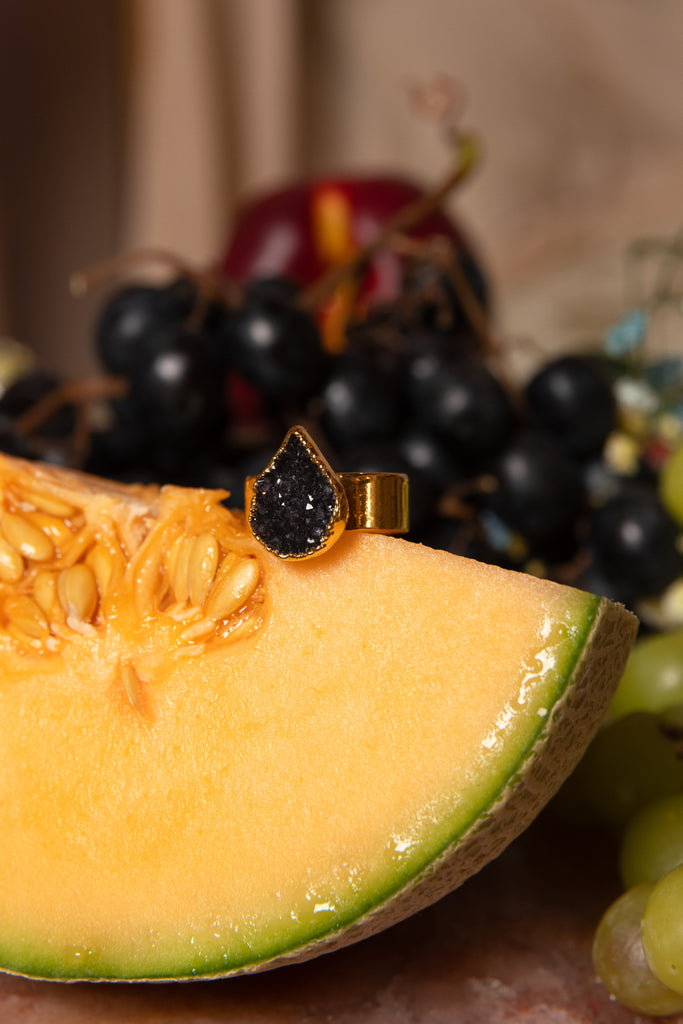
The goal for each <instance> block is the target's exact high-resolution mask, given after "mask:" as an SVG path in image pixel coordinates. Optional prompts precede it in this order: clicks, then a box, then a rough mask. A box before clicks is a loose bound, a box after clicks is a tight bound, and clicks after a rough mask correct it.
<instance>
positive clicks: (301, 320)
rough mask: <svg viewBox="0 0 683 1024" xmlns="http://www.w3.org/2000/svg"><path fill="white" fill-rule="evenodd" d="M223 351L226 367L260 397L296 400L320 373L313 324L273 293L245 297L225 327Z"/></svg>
mask: <svg viewBox="0 0 683 1024" xmlns="http://www.w3.org/2000/svg"><path fill="white" fill-rule="evenodd" d="M224 345H225V350H226V361H227V363H228V365H229V366H231V367H232V368H234V369H235V370H237V371H239V372H240V373H241V374H242V375H243V377H244V378H245V380H247V381H248V382H249V383H250V384H251V385H253V386H254V387H256V388H257V389H259V390H260V391H261V392H263V393H264V394H265V395H273V396H277V397H279V398H285V399H298V400H301V399H303V398H306V397H307V396H308V395H311V394H313V393H314V392H315V391H316V390H317V389H318V388H319V386H320V384H321V381H322V379H323V375H324V373H325V367H326V356H325V353H324V351H323V348H322V342H321V338H320V334H319V331H318V328H317V327H316V324H315V321H314V320H313V318H312V317H310V316H309V315H308V314H307V313H306V312H305V311H304V310H303V309H300V308H299V307H298V306H296V305H295V304H294V303H293V302H291V301H288V300H287V299H285V298H283V297H281V295H280V294H278V293H277V292H276V291H275V290H273V291H270V290H266V289H263V290H261V291H253V292H252V294H251V295H249V293H247V295H246V296H245V300H244V303H243V304H242V306H241V307H240V308H238V309H237V310H235V311H234V312H233V314H232V316H231V317H230V318H229V320H228V321H227V323H226V328H225V334H224Z"/></svg>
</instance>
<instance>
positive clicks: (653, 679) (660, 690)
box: [610, 629, 683, 718]
mask: <svg viewBox="0 0 683 1024" xmlns="http://www.w3.org/2000/svg"><path fill="white" fill-rule="evenodd" d="M672 704H683V629H677V630H675V631H673V632H671V633H662V634H661V635H659V636H648V637H644V638H643V639H641V640H639V641H638V642H637V644H636V645H635V647H634V648H633V650H632V651H631V654H630V656H629V659H628V662H627V663H626V669H625V671H624V674H623V676H622V677H621V681H620V683H619V686H618V687H617V692H616V693H615V695H614V698H613V700H612V704H611V707H610V712H611V715H612V717H613V718H621V717H622V716H623V715H628V714H630V713H631V712H632V711H661V710H663V709H664V708H667V707H670V706H671V705H672Z"/></svg>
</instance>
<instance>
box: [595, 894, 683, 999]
mask: <svg viewBox="0 0 683 1024" xmlns="http://www.w3.org/2000/svg"><path fill="white" fill-rule="evenodd" d="M651 891H652V886H651V885H648V884H642V885H638V886H636V887H634V888H632V889H630V890H628V891H627V892H625V893H624V894H623V895H622V896H620V897H619V899H618V900H615V902H614V903H612V905H611V906H610V907H609V908H608V909H607V910H606V912H605V914H604V915H603V917H602V919H601V921H600V924H599V925H598V928H597V931H596V933H595V939H594V942H593V963H594V964H595V970H596V973H597V974H598V977H599V978H600V980H601V981H602V983H603V985H604V986H605V988H606V989H607V990H608V992H609V993H610V994H611V995H613V996H615V997H616V998H617V999H618V1000H619V1002H620V1003H623V1005H624V1006H626V1007H628V1009H630V1010H633V1011H634V1012H635V1013H647V1014H653V1015H656V1016H662V1015H668V1014H671V1013H679V1012H680V1011H681V1010H683V998H682V997H681V996H680V995H679V994H678V993H676V992H673V991H672V990H671V989H670V988H668V987H667V986H665V985H663V984H662V982H661V981H659V979H658V978H657V977H656V975H654V974H653V972H652V971H651V969H650V967H649V965H648V962H647V959H646V957H645V953H644V950H643V943H642V940H641V935H640V930H641V929H640V921H641V917H642V914H643V911H644V910H645V907H646V905H647V900H648V898H649V896H650V893H651Z"/></svg>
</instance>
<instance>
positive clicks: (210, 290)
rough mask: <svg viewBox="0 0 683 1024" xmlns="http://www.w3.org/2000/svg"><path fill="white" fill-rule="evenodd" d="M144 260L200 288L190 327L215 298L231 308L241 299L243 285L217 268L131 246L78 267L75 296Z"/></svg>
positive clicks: (74, 277) (71, 285) (73, 282)
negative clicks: (88, 264) (200, 265)
mask: <svg viewBox="0 0 683 1024" xmlns="http://www.w3.org/2000/svg"><path fill="white" fill-rule="evenodd" d="M145 263H147V264H155V263H156V264H160V265H161V266H165V267H166V268H167V269H168V270H170V271H171V272H172V273H174V274H177V275H178V276H179V277H186V278H188V279H189V280H191V281H193V282H194V284H195V286H196V289H197V302H196V305H195V309H194V310H193V311H192V314H191V316H190V326H192V325H198V324H199V323H201V320H202V318H203V314H204V313H205V311H206V306H207V305H208V303H209V302H211V301H212V300H214V299H218V301H220V302H222V303H223V304H224V305H226V306H228V307H229V308H236V307H237V306H239V305H240V304H241V302H242V289H241V287H240V286H239V285H238V284H237V282H235V281H231V280H229V279H228V278H226V277H225V276H224V275H223V274H221V273H220V272H219V271H218V269H217V268H215V267H209V268H206V269H201V270H199V269H197V268H196V267H192V266H190V264H189V263H188V262H187V261H186V260H184V259H182V258H181V257H180V256H178V255H177V254H176V253H174V252H171V251H170V250H169V249H161V248H157V247H154V246H148V247H145V248H142V249H131V250H130V251H129V252H123V253H119V254H118V255H116V256H112V257H111V258H109V259H106V260H101V261H100V262H99V263H93V264H91V266H89V267H84V268H83V269H82V270H77V271H76V272H75V273H73V274H72V275H71V278H70V279H69V290H70V291H71V294H72V295H74V296H76V297H77V298H80V297H81V296H83V295H86V294H87V293H88V292H89V291H91V290H92V289H93V288H97V287H99V286H100V285H103V284H108V283H109V282H110V281H113V280H115V279H116V278H118V277H122V276H123V275H124V274H127V273H128V271H129V270H130V269H131V267H134V266H137V265H139V264H145Z"/></svg>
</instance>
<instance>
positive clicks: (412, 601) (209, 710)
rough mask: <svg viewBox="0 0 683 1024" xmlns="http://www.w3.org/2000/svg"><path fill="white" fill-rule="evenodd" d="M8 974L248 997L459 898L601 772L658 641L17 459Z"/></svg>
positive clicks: (10, 502)
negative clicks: (148, 982)
mask: <svg viewBox="0 0 683 1024" xmlns="http://www.w3.org/2000/svg"><path fill="white" fill-rule="evenodd" d="M0 491H1V495H2V499H1V500H2V509H1V511H0V836H1V837H2V840H1V843H2V845H1V856H0V966H1V967H2V968H3V969H5V970H7V971H12V972H17V973H22V974H26V975H29V976H34V977H41V978H65V979H76V978H95V979H97V978H99V979H158V978H188V977H197V976H219V975H220V976H222V975H226V974H229V973H231V972H235V973H237V972H241V971H247V970H248V971H251V970H260V969H263V968H267V967H271V966H274V965H279V964H281V963H286V962H292V961H296V960H299V959H306V958H308V957H311V956H314V955H316V954H318V953H320V952H324V951H326V950H330V949H333V948H334V947H336V946H341V945H344V944H346V943H348V942H352V941H355V940H357V939H360V938H362V937H363V936H365V935H368V934H370V933H372V932H374V931H377V930H379V929H381V928H383V927H386V926H387V925H389V924H391V923H393V922H395V921H397V920H399V919H400V918H402V917H404V916H406V915H408V914H410V913H411V912H413V911H415V910H418V909H419V908H420V907H422V906H424V905H425V904H427V903H429V902H431V901H433V900H435V899H436V898H438V897H439V896H440V895H441V894H443V893H445V892H446V891H448V890H450V889H452V888H454V887H455V886H457V885H458V884H459V883H460V882H462V881H463V880H464V879H465V878H467V877H468V876H469V875H470V874H472V873H473V872H474V871H476V870H478V869H479V868H480V867H481V866H482V865H483V864H484V863H485V862H486V861H488V860H490V859H491V858H492V857H494V856H495V855H496V854H497V853H498V852H499V851H500V850H501V849H502V848H503V847H504V846H505V845H506V844H507V843H509V842H510V840H511V839H512V838H513V837H514V836H515V835H517V834H518V833H519V832H520V831H521V830H522V829H523V828H524V827H525V826H526V824H527V823H528V822H529V821H530V820H531V818H532V817H533V816H534V815H535V814H536V813H537V811H538V810H539V809H540V808H541V806H542V805H543V803H544V802H545V801H546V800H547V799H548V798H549V796H550V795H551V794H552V793H553V791H554V790H555V789H556V788H557V786H558V785H559V784H560V782H561V781H562V779H563V778H564V776H565V775H566V774H567V773H568V772H569V771H570V769H571V768H572V767H573V765H574V764H575V763H576V761H577V760H578V758H579V757H580V755H581V753H582V751H583V750H584V748H585V746H586V744H587V742H588V740H589V738H590V736H591V734H592V733H593V732H594V730H595V728H596V727H597V724H598V722H599V721H600V719H601V716H602V715H603V712H604V710H605V708H606V707H607V705H608V702H609V700H610V697H611V694H612V692H613V689H614V687H615V685H616V682H617V680H618V678H619V675H620V673H621V670H622V666H623V663H624V660H625V657H626V653H627V650H628V647H629V645H630V642H631V640H632V639H633V635H634V631H635V620H634V619H633V617H632V616H631V615H630V614H629V613H628V612H626V611H625V610H624V609H623V608H621V607H620V606H617V605H613V604H610V603H609V602H607V601H605V600H603V599H599V598H597V597H594V596H591V595H589V594H586V593H582V592H579V591H577V590H572V589H569V588H565V587H561V586H558V585H556V584H553V583H549V582H544V581H541V580H538V579H534V578H531V577H530V576H525V575H521V574H514V573H509V572H505V571H503V570H500V569H497V568H493V567H490V566H485V565H481V564H478V563H476V562H473V561H470V560H467V559H462V558H458V557H455V556H453V555H449V554H446V553H444V552H437V551H432V550H430V549H428V548H424V547H421V546H419V545H415V544H411V543H408V542H406V541H403V540H399V539H395V538H391V537H383V536H373V535H368V534H362V533H357V534H352V533H347V534H346V535H344V536H343V537H342V539H341V540H340V541H339V543H338V544H337V545H336V546H335V547H334V549H333V550H332V551H330V552H329V553H327V554H326V555H324V556H321V557H319V558H317V559H314V560H313V561H312V562H306V563H291V562H283V561H281V560H278V559H277V558H275V557H272V556H270V555H268V554H266V553H265V552H264V551H263V550H262V549H261V548H260V547H259V546H258V545H257V544H256V542H255V541H254V540H253V538H252V537H251V535H250V534H249V533H248V532H247V530H246V529H245V526H244V523H243V520H242V518H241V517H240V516H238V515H236V514H233V513H232V512H229V511H228V510H227V509H226V508H225V507H224V506H223V504H222V503H221V499H222V497H223V495H222V494H220V493H214V492H209V491H187V490H182V489H179V488H164V489H162V490H161V491H157V489H155V488H150V487H146V488H143V487H139V488H133V487H131V488H124V487H115V486H113V485H107V484H105V483H104V482H102V481H92V480H89V479H87V478H85V477H82V476H79V475H77V474H69V473H67V472H63V471H57V470H54V469H50V468H48V467H41V466H39V465H36V464H29V463H22V462H20V461H17V460H11V459H8V458H2V459H1V461H0Z"/></svg>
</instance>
